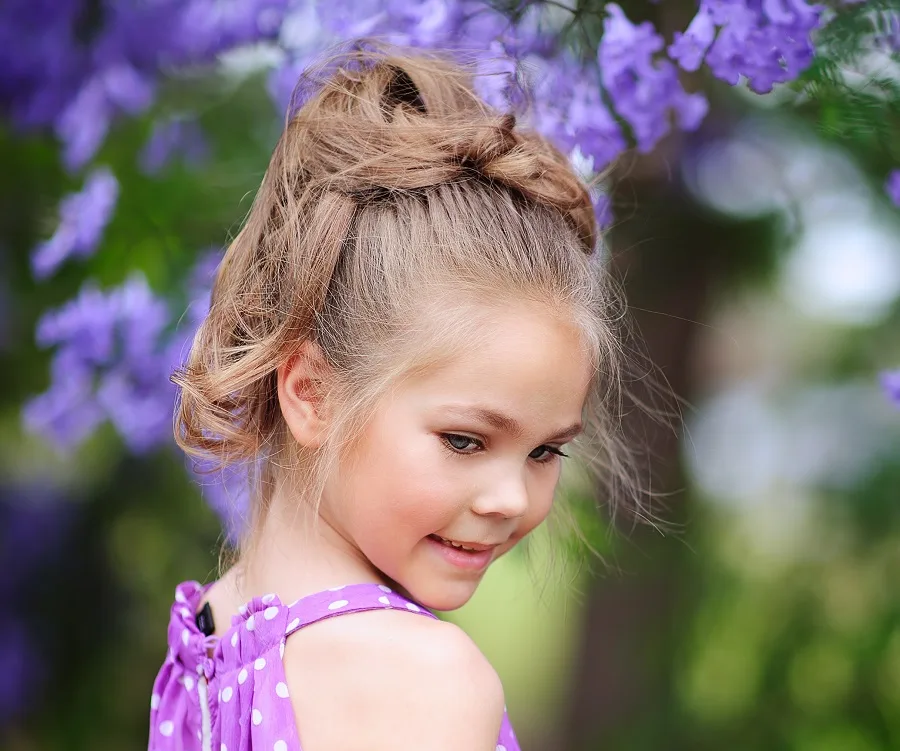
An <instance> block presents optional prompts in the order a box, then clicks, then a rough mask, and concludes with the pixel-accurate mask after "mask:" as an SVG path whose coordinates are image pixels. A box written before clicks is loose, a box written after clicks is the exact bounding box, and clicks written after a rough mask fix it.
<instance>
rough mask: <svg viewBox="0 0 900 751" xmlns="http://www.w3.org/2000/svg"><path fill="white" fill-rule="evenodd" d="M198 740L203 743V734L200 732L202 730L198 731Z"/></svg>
mask: <svg viewBox="0 0 900 751" xmlns="http://www.w3.org/2000/svg"><path fill="white" fill-rule="evenodd" d="M197 740H198V741H202V740H203V733H202V732H200V729H199V728H198V729H197Z"/></svg>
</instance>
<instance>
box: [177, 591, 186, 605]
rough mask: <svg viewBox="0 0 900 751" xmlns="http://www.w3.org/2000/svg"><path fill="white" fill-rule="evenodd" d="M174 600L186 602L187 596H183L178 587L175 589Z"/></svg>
mask: <svg viewBox="0 0 900 751" xmlns="http://www.w3.org/2000/svg"><path fill="white" fill-rule="evenodd" d="M175 600H176V602H184V603H186V602H187V598H186V597H185V596H184V594H183V593H182V591H181V590H180V589H178V590H175Z"/></svg>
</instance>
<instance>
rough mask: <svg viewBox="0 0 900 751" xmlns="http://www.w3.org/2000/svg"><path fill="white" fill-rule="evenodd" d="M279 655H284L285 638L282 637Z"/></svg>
mask: <svg viewBox="0 0 900 751" xmlns="http://www.w3.org/2000/svg"><path fill="white" fill-rule="evenodd" d="M278 656H279V657H282V658H283V657H284V639H282V640H281V644H279V645H278Z"/></svg>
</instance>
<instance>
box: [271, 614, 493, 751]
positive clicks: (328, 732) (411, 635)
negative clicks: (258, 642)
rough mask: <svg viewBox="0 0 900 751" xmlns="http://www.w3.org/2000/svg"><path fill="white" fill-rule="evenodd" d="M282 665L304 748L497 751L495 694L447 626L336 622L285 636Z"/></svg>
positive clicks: (469, 646)
mask: <svg viewBox="0 0 900 751" xmlns="http://www.w3.org/2000/svg"><path fill="white" fill-rule="evenodd" d="M298 637H299V638H298ZM284 663H285V672H286V675H287V683H288V688H289V691H290V695H291V700H292V702H293V706H294V714H295V717H296V721H297V727H298V730H299V734H300V741H301V744H302V746H303V751H361V750H365V751H460V749H465V751H494V749H495V748H496V744H497V736H498V734H499V731H500V723H501V720H502V717H503V705H504V700H503V687H502V686H501V684H500V679H499V678H498V677H497V673H496V672H495V671H494V669H493V668H492V667H491V665H490V663H488V661H487V659H485V657H484V655H482V654H481V652H480V651H479V650H478V648H477V647H476V646H475V644H474V643H473V642H472V640H471V639H469V637H468V636H466V635H465V633H464V632H463V631H461V630H460V629H459V628H457V627H456V626H453V625H452V624H448V623H442V622H440V621H434V620H431V619H430V618H423V617H419V616H413V615H410V614H407V613H400V612H396V611H386V612H373V613H357V614H354V615H353V616H351V617H345V618H335V619H333V620H331V621H323V622H322V623H319V624H315V625H314V626H312V627H310V628H309V633H303V632H300V633H298V634H296V635H295V636H294V637H293V638H292V639H289V640H288V644H287V648H286V649H285V654H284Z"/></svg>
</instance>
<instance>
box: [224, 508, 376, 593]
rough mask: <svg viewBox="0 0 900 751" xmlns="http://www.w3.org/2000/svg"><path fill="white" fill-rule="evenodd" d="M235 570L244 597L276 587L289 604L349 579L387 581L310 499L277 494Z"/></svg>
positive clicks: (238, 589) (272, 590)
mask: <svg viewBox="0 0 900 751" xmlns="http://www.w3.org/2000/svg"><path fill="white" fill-rule="evenodd" d="M235 569H236V570H234V572H233V573H234V574H236V576H235V581H234V584H235V587H236V589H237V592H238V597H239V599H241V600H242V601H243V602H246V601H248V600H250V599H252V598H253V597H258V596H260V595H263V594H266V593H269V592H273V593H275V594H277V595H278V596H279V598H280V599H281V601H282V602H286V603H289V602H293V601H294V600H296V599H299V598H300V597H304V596H306V595H309V594H313V593H314V592H320V591H322V590H323V589H329V588H331V587H339V586H342V585H344V584H356V583H361V582H373V583H377V584H383V583H385V582H386V580H385V578H384V576H383V575H382V574H381V573H380V572H379V571H378V570H377V569H375V568H374V567H373V566H372V565H371V564H370V563H369V561H368V560H366V558H365V557H364V556H363V555H362V554H361V553H360V552H359V550H357V549H356V547H355V546H354V545H353V544H352V543H351V542H349V541H348V540H346V539H345V538H344V537H343V536H341V534H340V533H339V532H338V531H337V530H336V529H335V528H334V527H333V526H332V525H331V524H329V523H328V520H327V519H325V518H324V517H323V516H321V515H319V514H318V513H316V510H315V509H313V508H311V504H307V503H298V502H297V501H296V499H292V498H286V497H284V496H280V495H279V494H277V493H276V494H275V496H274V497H273V498H272V500H271V504H270V506H269V510H268V512H267V513H266V516H265V518H264V519H263V520H262V523H261V525H260V528H259V530H258V532H257V534H256V536H255V537H254V539H253V540H252V542H251V545H249V546H248V549H247V551H246V552H245V553H244V555H242V556H241V559H240V561H239V563H238V564H237V566H236V567H235ZM230 573H231V572H230Z"/></svg>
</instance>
